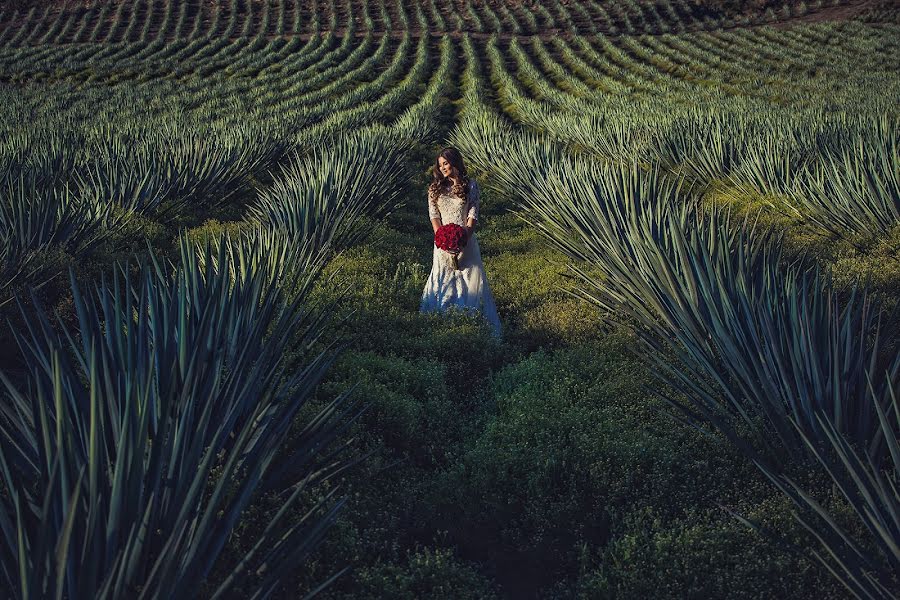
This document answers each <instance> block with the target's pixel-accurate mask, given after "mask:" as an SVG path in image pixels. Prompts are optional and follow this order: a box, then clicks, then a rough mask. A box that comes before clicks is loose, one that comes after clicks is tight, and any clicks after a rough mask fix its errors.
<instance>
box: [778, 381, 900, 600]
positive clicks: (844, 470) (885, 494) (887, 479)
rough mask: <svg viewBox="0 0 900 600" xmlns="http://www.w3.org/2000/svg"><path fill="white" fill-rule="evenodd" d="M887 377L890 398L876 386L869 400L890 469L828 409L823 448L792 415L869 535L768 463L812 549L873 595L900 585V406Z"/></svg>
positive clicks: (862, 592)
mask: <svg viewBox="0 0 900 600" xmlns="http://www.w3.org/2000/svg"><path fill="white" fill-rule="evenodd" d="M886 377H887V381H886V383H887V384H888V389H889V390H890V396H891V403H890V404H889V405H888V406H882V404H881V400H880V398H879V395H878V394H877V393H875V390H874V388H871V387H870V391H871V392H872V393H871V395H870V401H871V409H872V410H873V411H874V412H875V413H876V414H877V415H878V424H879V426H880V428H881V432H882V434H883V437H884V439H885V442H886V445H887V447H888V451H889V456H890V461H889V464H888V468H887V469H885V468H884V467H883V465H882V464H881V461H879V460H877V459H875V458H874V457H872V456H871V455H870V454H869V453H867V452H860V451H859V450H858V449H857V448H855V447H854V446H853V444H852V442H851V441H850V440H848V439H847V437H846V436H845V435H843V434H841V432H840V431H838V429H837V428H836V427H835V425H834V424H833V423H832V422H831V421H830V420H829V419H828V417H827V416H826V415H824V414H818V415H816V417H817V419H818V420H819V423H820V425H821V428H822V431H823V432H824V434H825V437H826V438H827V440H828V444H827V445H826V447H825V448H824V449H823V448H822V447H821V445H820V444H819V443H818V440H812V439H810V438H809V437H808V436H807V435H806V433H805V431H804V429H803V427H802V426H801V425H800V424H799V423H798V422H796V421H793V425H794V427H795V428H796V430H797V433H798V435H800V436H802V437H803V440H804V442H805V443H806V445H807V447H808V448H809V451H810V452H811V453H812V454H813V455H814V456H815V457H816V460H817V461H818V463H819V465H821V467H822V468H823V469H824V470H825V472H826V473H828V475H829V477H830V479H831V481H832V482H833V484H834V487H835V489H836V490H838V492H839V493H840V496H841V497H842V498H843V500H844V501H845V502H846V504H847V505H848V506H849V507H850V508H851V509H852V513H851V514H852V516H853V518H854V519H855V520H856V521H857V524H859V525H861V526H862V527H861V528H860V531H861V532H863V536H864V537H865V538H866V539H865V540H864V541H861V540H859V539H858V537H859V536H858V535H856V536H854V535H852V534H851V533H850V532H849V531H848V529H847V528H846V527H842V526H841V525H840V524H839V523H838V520H837V519H835V517H834V515H833V514H831V513H830V512H829V511H828V510H827V509H826V508H825V507H823V506H822V504H821V503H820V502H819V501H818V500H817V499H816V498H815V495H814V494H813V493H811V492H810V491H808V490H807V489H804V487H803V486H802V485H801V484H799V483H798V482H797V481H795V480H793V479H792V478H790V477H788V476H786V475H783V474H781V473H777V472H775V471H773V470H772V469H768V468H764V472H765V474H766V475H767V476H768V477H769V479H771V480H772V482H773V483H775V485H776V486H777V487H778V488H779V489H780V490H781V491H782V492H783V493H784V494H786V495H787V496H788V497H789V498H790V499H791V500H793V502H794V504H795V505H796V506H797V511H795V512H794V517H795V518H796V519H797V520H798V521H799V522H800V523H801V524H802V525H803V526H804V527H805V528H806V529H807V530H809V532H810V533H812V534H813V536H815V538H816V539H817V540H818V542H819V546H820V550H819V551H816V550H814V551H813V555H814V556H815V557H816V558H817V559H818V560H819V561H820V562H821V563H822V564H824V565H825V566H826V567H827V568H828V570H829V571H831V573H832V574H833V575H834V576H835V577H836V578H837V579H838V580H839V581H840V582H841V583H843V584H844V585H845V586H846V587H847V589H848V590H849V591H850V592H851V593H852V594H853V595H854V596H855V597H856V598H861V599H872V600H876V599H878V600H885V599H888V598H896V597H897V592H898V590H900V580H898V575H897V574H898V573H900V547H898V545H897V540H900V488H898V482H900V444H898V442H897V439H898V436H900V406H898V402H897V395H896V392H895V391H894V389H893V388H891V387H890V384H891V376H890V374H887V376H886Z"/></svg>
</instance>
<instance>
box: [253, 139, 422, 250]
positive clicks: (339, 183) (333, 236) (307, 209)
mask: <svg viewBox="0 0 900 600" xmlns="http://www.w3.org/2000/svg"><path fill="white" fill-rule="evenodd" d="M407 149H408V143H407V142H405V141H402V140H398V139H395V138H390V137H384V136H377V135H373V134H371V133H369V132H366V131H362V132H359V133H356V134H350V135H346V136H343V137H340V138H338V139H336V140H335V141H334V143H333V144H325V145H317V146H316V147H314V148H313V149H312V150H311V152H310V153H309V154H307V155H301V154H297V155H296V156H295V157H294V159H293V161H292V162H291V164H290V165H288V166H287V167H285V168H283V169H282V170H281V172H280V173H279V174H278V176H277V177H276V178H275V181H274V182H273V184H272V186H271V187H269V188H266V189H264V190H262V191H260V193H259V197H258V200H257V202H256V203H255V204H253V205H251V206H250V208H249V216H250V218H251V219H253V220H254V221H256V222H258V223H261V224H264V225H267V226H271V227H274V228H276V229H277V230H279V231H282V232H284V233H285V234H286V235H288V236H289V237H291V238H293V239H296V240H313V243H314V244H315V245H316V247H319V248H323V247H325V246H328V245H330V246H333V247H343V246H346V245H348V244H350V243H352V242H353V241H355V240H357V239H359V237H360V236H361V235H362V234H364V233H365V232H364V231H362V230H361V229H360V228H359V227H358V224H359V221H360V218H361V217H364V216H365V217H370V218H384V217H386V216H387V215H389V214H390V213H391V212H392V211H393V210H394V209H395V208H396V207H397V205H398V201H399V198H400V194H401V191H402V190H403V186H404V185H405V184H406V183H407V180H408V177H409V175H408V172H407V169H406V163H405V160H406V151H407Z"/></svg>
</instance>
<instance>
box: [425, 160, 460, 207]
mask: <svg viewBox="0 0 900 600" xmlns="http://www.w3.org/2000/svg"><path fill="white" fill-rule="evenodd" d="M441 157H443V158H444V160H446V161H447V162H448V163H450V174H451V175H455V176H456V179H457V183H456V185H451V183H450V178H449V177H444V174H443V173H441V166H440V159H441ZM431 177H432V179H431V185H429V186H428V197H429V198H431V199H432V200H435V199H436V198H437V197H438V195H439V194H440V193H441V190H442V189H443V190H449V191H450V193H452V194H454V195H456V196H459V197H460V198H462V199H463V200H468V196H467V194H468V190H469V175H468V173H466V165H465V164H464V163H463V157H462V154H460V153H459V150H457V149H456V148H444V149H443V150H441V153H440V154H438V155H437V157H435V159H434V168H433V169H432V171H431Z"/></svg>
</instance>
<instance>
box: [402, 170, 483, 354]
mask: <svg viewBox="0 0 900 600" xmlns="http://www.w3.org/2000/svg"><path fill="white" fill-rule="evenodd" d="M467 196H468V200H466V199H463V198H460V197H459V196H457V195H455V194H453V193H451V192H450V191H443V192H441V194H439V195H438V197H437V198H436V199H432V198H431V197H430V196H429V198H428V218H429V219H436V218H438V217H440V219H441V224H442V225H446V224H448V223H456V224H457V225H460V226H462V227H465V226H466V221H467V220H468V219H469V218H470V217H471V218H473V219H475V220H476V221H477V220H478V214H479V210H480V207H481V192H480V190H479V189H478V184H477V183H475V180H474V179H470V180H469V188H468V193H467ZM458 261H459V270H456V269H454V268H453V264H452V262H451V259H450V255H449V254H447V253H446V252H444V251H443V250H441V249H440V248H438V247H437V246H435V247H434V255H433V259H432V263H431V273H430V274H429V276H428V282H427V283H426V284H425V290H424V291H423V292H422V301H421V304H420V307H419V310H420V311H421V312H437V311H445V310H447V309H449V308H451V307H457V308H461V309H464V310H473V311H479V312H480V313H481V314H482V315H483V316H484V318H485V319H486V320H487V322H488V324H489V325H490V326H491V330H492V331H493V334H494V335H495V336H497V337H499V336H500V317H499V316H498V315H497V307H496V305H495V304H494V297H493V295H492V294H491V288H490V286H489V285H488V282H487V277H486V276H485V273H484V264H483V263H482V262H481V250H479V248H478V239H477V238H476V237H475V233H474V232H472V235H471V236H470V237H469V240H468V242H467V243H466V245H465V247H463V249H462V252H460V254H459V257H458Z"/></svg>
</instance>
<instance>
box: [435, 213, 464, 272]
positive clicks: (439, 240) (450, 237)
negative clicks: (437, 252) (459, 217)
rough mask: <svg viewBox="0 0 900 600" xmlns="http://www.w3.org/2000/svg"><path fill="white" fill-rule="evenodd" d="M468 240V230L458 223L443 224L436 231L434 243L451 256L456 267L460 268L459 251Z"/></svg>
mask: <svg viewBox="0 0 900 600" xmlns="http://www.w3.org/2000/svg"><path fill="white" fill-rule="evenodd" d="M467 241H468V239H467V235H466V230H465V229H464V228H463V227H461V226H460V225H457V224H456V223H447V224H446V225H441V226H440V227H438V229H437V231H435V232H434V245H435V246H437V247H438V248H440V249H441V250H443V251H444V252H446V253H448V254H449V255H450V256H451V260H452V261H453V268H454V269H459V253H460V252H462V249H463V246H465V245H466V242H467Z"/></svg>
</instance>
